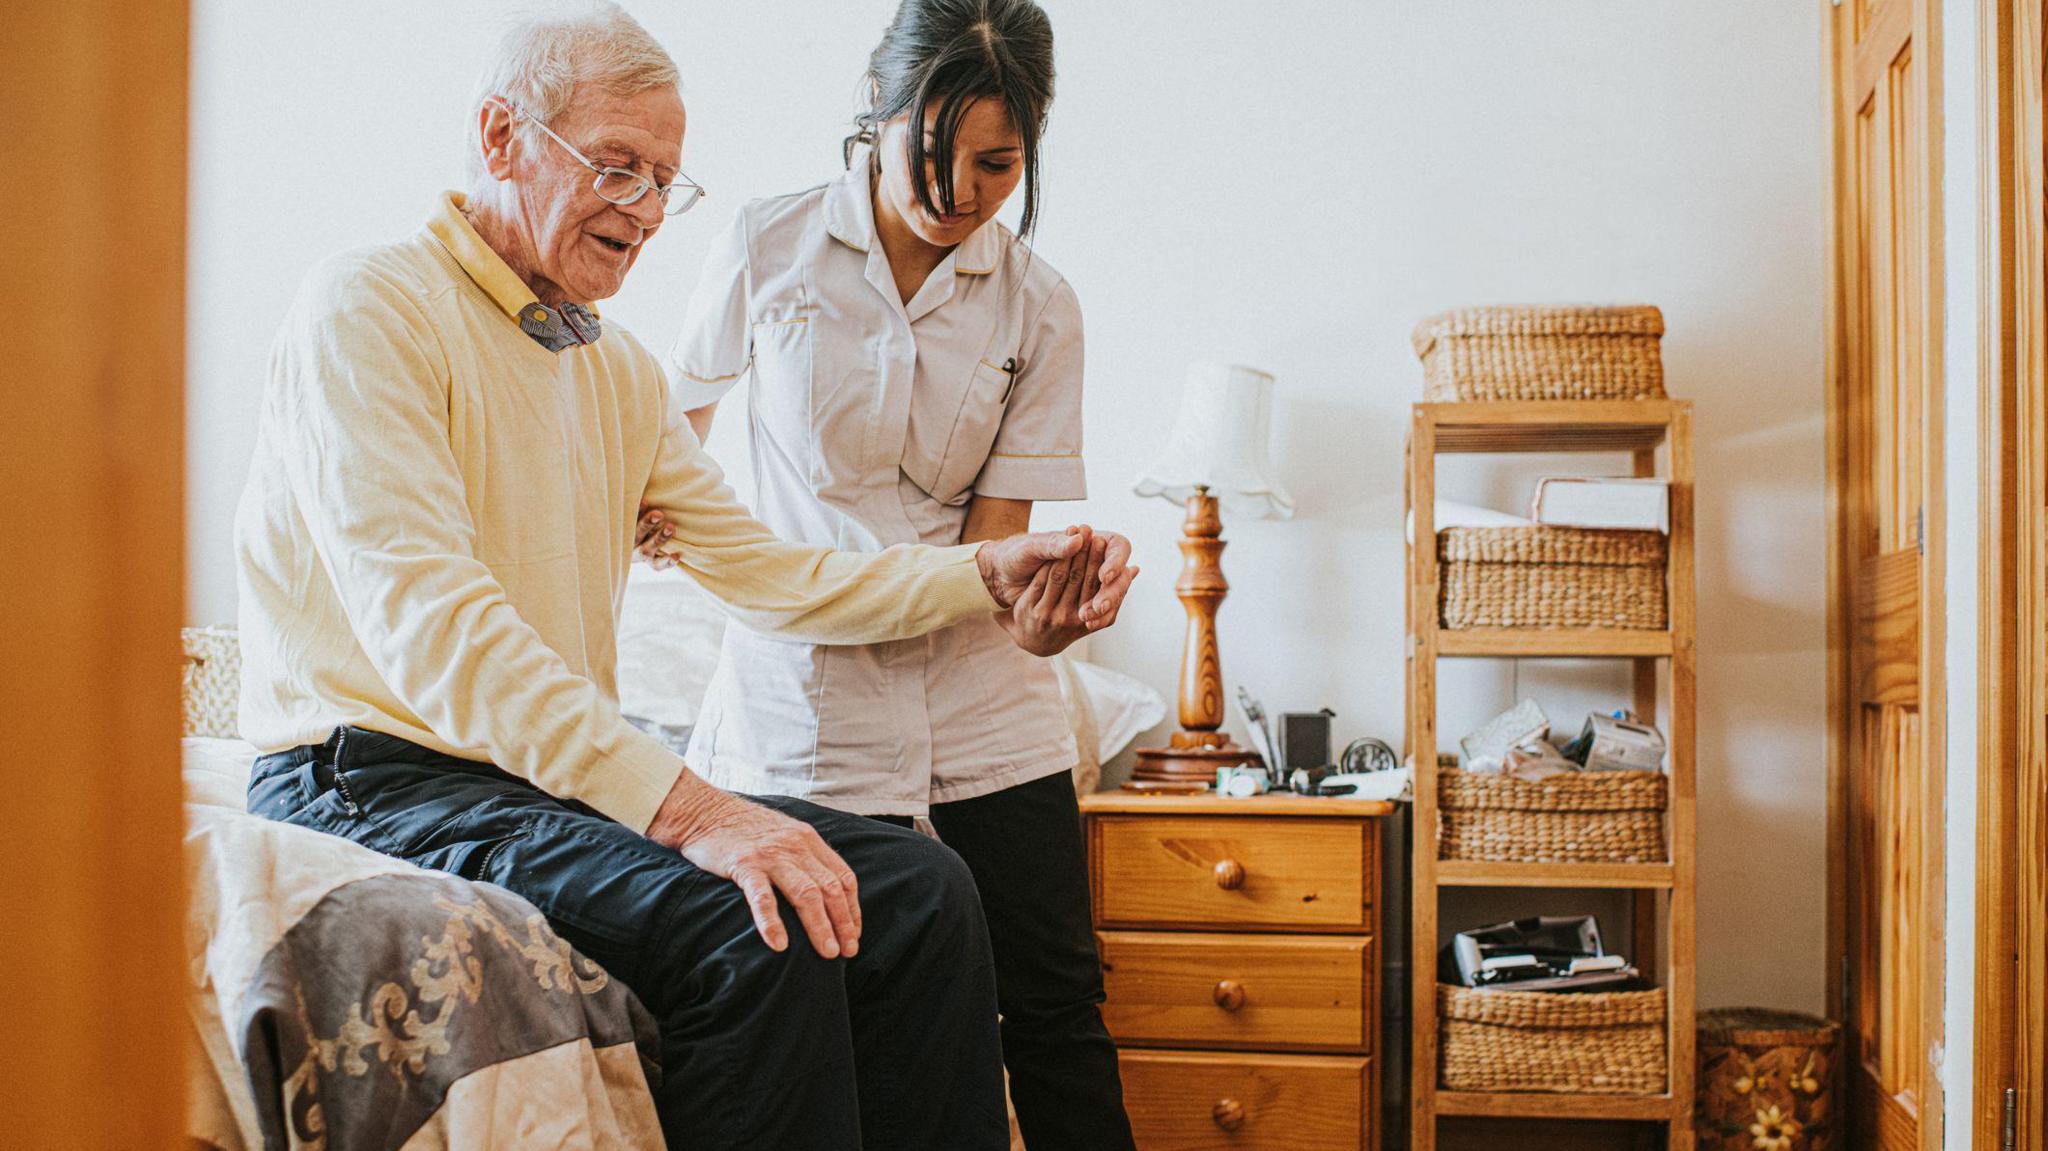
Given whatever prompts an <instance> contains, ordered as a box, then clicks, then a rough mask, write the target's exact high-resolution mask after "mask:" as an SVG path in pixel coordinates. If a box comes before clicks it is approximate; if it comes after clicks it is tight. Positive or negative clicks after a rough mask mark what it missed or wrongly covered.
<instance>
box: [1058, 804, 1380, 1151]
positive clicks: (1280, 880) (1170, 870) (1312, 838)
mask: <svg viewBox="0 0 2048 1151" xmlns="http://www.w3.org/2000/svg"><path fill="white" fill-rule="evenodd" d="M1393 810H1394V807H1393V805H1392V804H1388V803H1381V802H1377V801H1368V800H1350V799H1303V798H1300V797H1297V796H1292V795H1273V796H1261V797H1259V798H1256V799H1217V798H1214V797H1212V796H1206V795H1204V796H1189V797H1165V796H1148V795H1134V794H1130V793H1126V792H1104V793H1102V794H1099V795H1091V796H1086V797H1084V798H1083V799H1082V800H1081V811H1082V813H1083V815H1084V817H1085V818H1086V820H1087V824H1088V861H1089V869H1090V874H1091V876H1092V883H1093V905H1094V915H1095V928H1096V938H1097V940H1098V942H1099V944H1100V946H1101V949H1102V966H1103V973H1104V982H1105V984H1106V986H1107V990H1108V994H1109V998H1108V1001H1107V1002H1106V1003H1105V1004H1104V1005H1103V1008H1102V1014H1103V1019H1104V1020H1105V1021H1106V1022H1107V1023H1108V1025H1109V1031H1110V1034H1111V1035H1112V1036H1114V1037H1115V1039H1116V1042H1117V1047H1118V1048H1119V1050H1120V1051H1121V1052H1122V1059H1121V1063H1122V1067H1123V1079H1124V1102H1125V1104H1126V1106H1127V1107H1128V1108H1129V1111H1130V1115H1131V1124H1132V1126H1133V1128H1134V1129H1135V1130H1136V1132H1137V1137H1138V1146H1139V1148H1140V1149H1141V1151H1208V1149H1211V1148H1214V1149H1218V1151H1221V1149H1224V1148H1229V1149H1231V1151H1340V1149H1341V1151H1377V1149H1378V1147H1379V1142H1380V1141H1379V1121H1378V1108H1379V1094H1380V1090H1379V1084H1380V1067H1379V1056H1380V1053H1379V1051H1378V1050H1377V1048H1378V1046H1379V1029H1380V1023H1379V1019H1380V1012H1379V992H1380V969H1379V963H1380V961H1379V939H1378V936H1379V883H1380V824H1379V820H1380V817H1382V816H1385V815H1388V814H1390V813H1391V812H1392V811H1393Z"/></svg>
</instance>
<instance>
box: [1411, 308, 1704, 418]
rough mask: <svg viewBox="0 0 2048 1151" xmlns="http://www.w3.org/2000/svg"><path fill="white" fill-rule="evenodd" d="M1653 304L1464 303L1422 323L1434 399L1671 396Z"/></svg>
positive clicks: (1418, 334)
mask: <svg viewBox="0 0 2048 1151" xmlns="http://www.w3.org/2000/svg"><path fill="white" fill-rule="evenodd" d="M1663 336H1664V315H1663V313H1661V312H1659V311H1658V310H1657V309H1655V308H1652V307H1621V308H1570V307H1566V308H1559V307H1535V308H1531V307H1496V308H1463V309H1460V310H1458V311H1455V312H1445V313H1444V314H1442V315H1440V316H1431V317H1430V318H1429V319H1426V320H1424V321H1422V323H1420V324H1418V325H1417V326H1416V328H1415V335H1414V342H1415V354H1416V355H1418V356H1420V357H1422V378H1423V387H1424V392H1425V394H1426V395H1427V396H1428V398H1430V399H1432V400H1633V399H1653V400H1654V399H1662V398H1664V361H1663V359H1662V358H1661V357H1660V356H1659V354H1658V347H1659V342H1660V341H1661V340H1662V339H1663Z"/></svg>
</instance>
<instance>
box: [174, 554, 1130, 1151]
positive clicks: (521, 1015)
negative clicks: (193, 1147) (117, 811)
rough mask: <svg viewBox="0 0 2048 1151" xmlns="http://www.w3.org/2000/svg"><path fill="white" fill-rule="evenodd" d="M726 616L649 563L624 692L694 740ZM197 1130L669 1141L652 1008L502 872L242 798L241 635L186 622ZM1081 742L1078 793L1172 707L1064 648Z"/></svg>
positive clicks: (424, 1138) (278, 1137)
mask: <svg viewBox="0 0 2048 1151" xmlns="http://www.w3.org/2000/svg"><path fill="white" fill-rule="evenodd" d="M723 627H724V621H723V618H722V617H721V616H720V615H719V614H718V612H717V610H716V608H715V607H713V606H712V605H711V604H710V603H709V602H708V600H706V599H705V597H704V596H703V595H702V594H701V593H700V592H698V591H697V589H696V586H695V585H694V584H692V583H690V582H689V581H688V580H687V579H685V578H684V577H682V576H681V575H680V574H678V573H674V572H668V573H658V572H652V571H649V570H646V569H644V568H642V567H639V566H636V567H635V568H634V570H633V575H632V578H631V580H630V582H629V587H628V591H627V595H626V602H625V607H624V613H623V616H622V619H621V626H620V634H621V641H620V679H619V694H620V701H621V707H622V709H624V710H625V711H627V712H628V715H629V718H631V719H633V721H634V722H636V723H638V724H640V725H641V726H642V727H644V728H646V729H647V730H649V731H650V732H652V733H654V734H655V735H656V736H657V737H658V738H661V739H663V740H664V741H667V742H670V743H671V744H672V745H675V746H678V747H679V746H680V745H681V743H682V742H683V741H684V740H686V739H687V738H688V733H689V727H690V724H691V723H692V722H694V718H695V709H696V703H697V701H698V700H699V699H700V698H701V696H702V694H703V691H704V686H705V685H706V684H707V683H708V682H709V679H710V675H711V671H712V666H711V665H712V663H713V662H714V661H715V659H716V654H717V652H718V649H719V642H718V641H719V636H720V634H721V633H722V631H723ZM185 651H186V666H185V733H186V738H185V741H184V782H185V798H186V803H185V825H186V832H185V843H186V852H185V861H186V868H187V873H188V874H187V890H188V898H189V906H188V911H187V924H186V938H187V955H188V959H189V964H190V965H189V971H190V975H191V979H192V985H193V988H192V989H193V994H192V995H191V996H190V997H189V1000H188V1001H189V1003H190V1005H191V1008H190V1010H191V1022H192V1030H193V1036H192V1043H191V1046H192V1048H193V1050H194V1054H193V1056H192V1058H191V1062H190V1067H191V1075H190V1078H191V1082H190V1084H189V1086H188V1089H187V1094H188V1099H189V1107H188V1122H187V1133H188V1134H189V1135H190V1136H191V1137H192V1138H193V1140H194V1141H195V1142H197V1143H198V1144H200V1145H203V1146H207V1147H217V1148H221V1149H223V1151H242V1149H244V1148H259V1147H260V1148H307V1149H315V1151H368V1149H378V1151H396V1149H404V1151H425V1149H431V1148H453V1147H486V1146H521V1147H526V1146H533V1147H561V1148H598V1147H660V1146H661V1136H660V1128H659V1124H658V1123H657V1122H656V1119H655V1114H654V1106H653V1100H652V1097H651V1095H650V1094H649V1089H648V1085H649V1083H650V1082H658V1081H659V1080H658V1076H659V1075H660V1067H659V1065H658V1063H657V1062H656V1055H657V1052H658V1048H657V1046H656V1033H655V1029H654V1026H653V1022H652V1020H651V1019H650V1018H649V1017H648V1015H647V1013H646V1012H645V1010H643V1009H642V1008H641V1006H640V1004H639V1002H638V1000H636V999H635V998H634V997H633V995H632V994H631V993H630V992H629V991H627V990H626V988H625V987H624V986H623V985H621V984H619V983H616V982H614V981H612V980H611V979H610V978H609V977H608V976H607V975H606V974H605V972H604V971H603V969H602V968H600V967H599V966H598V965H597V964H595V963H593V962H591V961H590V960H588V959H586V958H584V957H583V956H581V955H579V954H577V953H576V951H575V950H574V949H573V948H571V947H569V946H568V944H567V943H565V942H564V941H562V940H561V939H560V938H559V937H557V936H556V935H555V934H554V933H553V932H552V931H550V930H549V929H548V925H547V922H546V920H545V919H543V918H542V917H541V916H540V914H539V913H538V912H537V911H535V910H534V909H533V907H532V906H531V905H530V904H527V903H526V902H525V901H524V900H521V899H520V898H518V897H517V896H515V895H513V894H511V893H510V892H508V891H505V890H503V889H502V888H498V887H495V886H492V885H490V884H478V883H470V882H467V881H464V880H461V879H458V878H456V877H454V876H451V875H446V874H443V873H439V872H432V871H426V870H423V869H421V868H418V867H414V866H412V865H411V864H408V863H405V862H403V861H400V860H396V859H392V858H389V857H387V856H384V855H380V854H378V853H376V852H373V851H370V850H368V849H366V848H362V847H359V846H357V845H356V844H353V843H350V842H348V841H346V840H342V839H339V838H336V837H333V836H329V835H324V834H321V833H319V832H314V831H308V830H304V829H301V828H296V827H290V826H286V825H283V824H278V823H273V822H271V821H269V820H265V819H262V818H259V817H256V816H251V815H249V814H247V813H246V812H245V811H244V810H243V796H244V795H245V793H246V790H247V784H248V777H249V771H250V768H251V765H252V763H253V761H254V759H255V754H256V753H255V749H254V748H253V747H250V746H249V745H248V744H246V743H243V742H242V741H240V740H238V739H236V738H234V732H233V714H234V700H235V695H236V693H237V691H238V669H239V657H238V655H237V651H236V643H235V636H234V633H233V632H232V631H230V630H227V629H190V630H188V631H187V632H186V633H185ZM1055 664H1056V668H1057V671H1058V674H1059V676H1060V682H1061V691H1062V695H1063V698H1065V699H1066V701H1067V704H1068V715H1069V720H1070V722H1072V723H1073V725H1074V729H1075V734H1076V742H1077V744H1078V745H1079V746H1080V747H1081V749H1082V755H1081V762H1079V763H1077V764H1076V765H1075V769H1074V772H1075V786H1076V788H1077V789H1078V790H1081V791H1090V790H1093V789H1094V786H1095V781H1096V779H1097V778H1098V774H1099V765H1100V763H1101V762H1102V761H1103V760H1106V759H1108V758H1110V757H1111V756H1113V755H1114V754H1116V752H1117V751H1118V750H1120V749H1121V748H1122V747H1124V746H1125V745H1126V744H1128V743H1129V742H1130V741H1131V740H1132V739H1134V738H1135V737H1136V736H1137V735H1138V734H1140V733H1142V732H1144V731H1145V730H1147V729H1149V728H1151V727H1153V726H1155V725H1156V724H1158V723H1159V722H1160V720H1161V719H1162V718H1163V716H1164V714H1165V702H1164V700H1162V699H1160V697H1159V696H1158V694H1157V693H1156V692H1153V691H1151V690H1150V689H1149V688H1146V687H1145V686H1144V685H1142V684H1140V683H1138V682H1137V681H1135V680H1131V679H1129V678H1128V677H1125V676H1120V675H1117V674H1116V673H1114V672H1110V671H1108V670H1106V669H1102V668H1098V667H1095V666H1093V665H1090V664H1087V663H1085V662H1083V661H1080V660H1077V659H1069V658H1066V657H1062V658H1060V659H1059V660H1056V661H1055Z"/></svg>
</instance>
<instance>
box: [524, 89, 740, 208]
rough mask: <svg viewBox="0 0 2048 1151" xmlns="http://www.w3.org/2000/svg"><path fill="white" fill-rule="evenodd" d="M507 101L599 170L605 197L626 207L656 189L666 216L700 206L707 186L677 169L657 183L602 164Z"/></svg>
mask: <svg viewBox="0 0 2048 1151" xmlns="http://www.w3.org/2000/svg"><path fill="white" fill-rule="evenodd" d="M506 104H507V106H508V107H510V108H511V109H512V110H513V111H514V112H516V113H518V114H519V115H521V116H524V117H525V118H526V119H528V120H531V121H533V126H534V127H536V128H539V129H540V130H541V131H543V132H546V133H547V134H548V139H550V140H553V141H554V142H555V143H557V144H560V145H561V146H562V148H563V149H564V150H565V151H567V152H568V153H569V154H570V155H571V156H574V157H576V162H577V163H579V164H581V165H583V166H584V167H586V168H588V169H590V170H591V171H593V172H595V173H597V179H596V180H594V181H592V183H591V185H590V190H591V191H593V192H596V193H597V194H598V197H599V198H601V199H603V200H607V201H609V202H611V203H614V204H617V205H618V206H620V207H621V208H623V207H625V206H626V205H628V204H635V203H638V202H639V200H640V197H642V196H645V195H646V194H647V193H649V192H652V193H654V195H655V198H656V199H658V200H660V201H661V214H662V215H664V216H680V215H682V214H683V213H684V212H687V211H689V210H690V209H691V208H694V207H696V206H697V201H699V200H701V199H703V198H704V186H703V185H701V184H699V183H697V182H696V181H695V180H692V179H690V178H689V177H688V176H685V175H683V174H682V173H681V172H677V173H676V178H675V179H673V180H671V181H669V182H668V183H667V184H665V185H657V184H656V183H655V182H654V181H652V180H650V179H648V178H647V177H645V176H642V175H641V174H640V173H638V172H635V171H632V170H631V169H627V168H606V167H602V166H600V165H599V164H598V163H597V162H596V161H594V160H592V159H591V158H590V157H588V156H586V155H584V154H583V153H582V152H580V151H578V150H577V148H576V145H574V144H571V143H570V142H569V141H567V140H564V139H562V138H561V137H560V136H557V135H555V130H554V129H553V128H550V127H548V126H547V125H546V124H545V123H542V122H541V119H540V117H538V116H535V115H532V114H531V113H529V112H527V110H526V109H524V108H521V107H520V106H519V105H517V104H513V103H511V102H510V101H507V102H506Z"/></svg>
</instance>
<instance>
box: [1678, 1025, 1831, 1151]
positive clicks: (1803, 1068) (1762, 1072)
mask: <svg viewBox="0 0 2048 1151" xmlns="http://www.w3.org/2000/svg"><path fill="white" fill-rule="evenodd" d="M1841 1040H1842V1029H1841V1027H1840V1026H1838V1025H1836V1024H1834V1023H1830V1022H1828V1021H1827V1020H1825V1019H1821V1018H1818V1017H1816V1016H1812V1015H1805V1014H1802V1013H1800V1012H1797V1011H1771V1010H1767V1009H1764V1008H1756V1007H1733V1008H1724V1009H1721V1010H1718V1011H1702V1012H1700V1017H1699V1069H1700V1076H1699V1095H1698V1096H1697V1100H1698V1104H1697V1108H1696V1110H1695V1120H1694V1130H1695V1131H1696V1132H1697V1133H1698V1137H1699V1146H1700V1151H1737V1148H1740V1149H1741V1151H1754V1149H1755V1148H1758V1147H1771V1148H1776V1149H1781V1151H1830V1149H1831V1148H1833V1147H1834V1146H1835V1145H1836V1144H1835V1127H1836V1124H1835V1089H1836V1083H1835V1073H1836V1070H1837V1065H1838V1063H1839V1062H1840V1060H1839V1053H1840V1050H1841Z"/></svg>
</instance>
